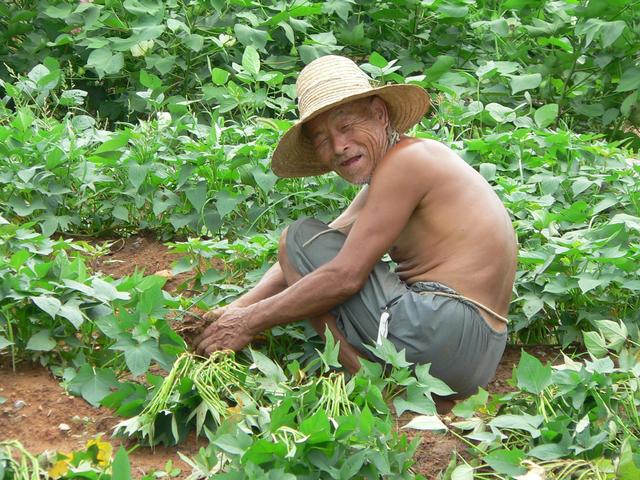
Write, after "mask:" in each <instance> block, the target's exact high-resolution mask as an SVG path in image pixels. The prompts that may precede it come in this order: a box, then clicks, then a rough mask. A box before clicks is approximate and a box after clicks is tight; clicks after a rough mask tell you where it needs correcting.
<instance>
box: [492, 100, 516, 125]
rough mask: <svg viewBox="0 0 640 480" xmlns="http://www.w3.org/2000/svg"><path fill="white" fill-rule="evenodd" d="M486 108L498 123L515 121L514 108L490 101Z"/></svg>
mask: <svg viewBox="0 0 640 480" xmlns="http://www.w3.org/2000/svg"><path fill="white" fill-rule="evenodd" d="M484 109H485V110H486V111H487V112H488V113H489V115H490V116H491V118H493V119H494V120H495V121H496V122H498V123H506V122H513V121H514V120H515V119H516V113H515V112H514V111H513V109H512V108H509V107H505V106H504V105H500V104H499V103H490V104H488V105H486V106H485V107H484Z"/></svg>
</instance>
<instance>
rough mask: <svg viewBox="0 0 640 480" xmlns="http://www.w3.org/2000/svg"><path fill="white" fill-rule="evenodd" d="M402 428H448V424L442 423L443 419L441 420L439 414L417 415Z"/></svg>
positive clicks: (441, 429) (444, 429)
mask: <svg viewBox="0 0 640 480" xmlns="http://www.w3.org/2000/svg"><path fill="white" fill-rule="evenodd" d="M402 428H403V429H405V428H412V429H414V430H439V431H446V430H448V428H447V426H446V425H445V424H444V423H442V420H440V417H438V415H417V416H415V417H413V418H412V419H411V421H410V422H409V423H407V424H406V425H404V426H403V427H402Z"/></svg>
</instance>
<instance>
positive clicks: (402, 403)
mask: <svg viewBox="0 0 640 480" xmlns="http://www.w3.org/2000/svg"><path fill="white" fill-rule="evenodd" d="M393 406H394V408H395V409H396V415H397V416H400V415H402V414H403V413H404V412H405V411H407V410H410V411H412V412H416V413H421V414H423V415H435V414H436V404H435V402H434V401H433V399H432V398H431V395H429V394H427V395H425V392H424V391H423V389H422V388H420V387H418V386H416V385H410V386H408V387H407V392H406V398H403V397H401V396H397V397H396V398H394V399H393Z"/></svg>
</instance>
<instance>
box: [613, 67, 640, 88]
mask: <svg viewBox="0 0 640 480" xmlns="http://www.w3.org/2000/svg"><path fill="white" fill-rule="evenodd" d="M638 88H640V68H637V67H632V68H628V69H627V70H625V71H624V72H623V74H622V77H621V78H620V83H619V84H618V88H616V92H629V91H631V90H637V89H638Z"/></svg>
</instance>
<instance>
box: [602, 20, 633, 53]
mask: <svg viewBox="0 0 640 480" xmlns="http://www.w3.org/2000/svg"><path fill="white" fill-rule="evenodd" d="M626 26H627V24H626V23H625V22H624V21H623V20H616V21H614V22H603V24H602V26H601V27H600V40H601V42H602V48H607V47H609V46H610V45H611V44H612V43H613V42H615V41H616V40H617V39H618V38H619V37H620V35H622V32H623V31H624V29H625V27H626Z"/></svg>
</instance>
